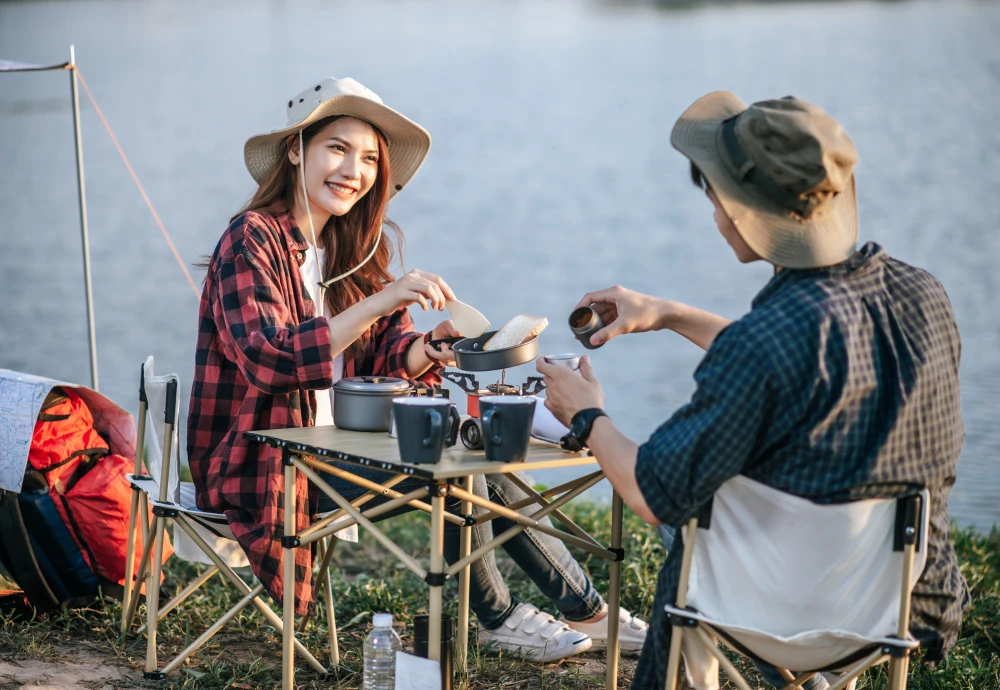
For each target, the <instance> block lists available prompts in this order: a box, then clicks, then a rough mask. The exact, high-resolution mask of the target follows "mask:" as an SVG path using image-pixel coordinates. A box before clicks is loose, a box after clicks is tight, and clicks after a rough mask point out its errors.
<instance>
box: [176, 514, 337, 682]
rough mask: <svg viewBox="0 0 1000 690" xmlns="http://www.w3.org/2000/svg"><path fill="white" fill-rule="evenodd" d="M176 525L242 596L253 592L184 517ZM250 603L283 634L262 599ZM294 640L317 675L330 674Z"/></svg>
mask: <svg viewBox="0 0 1000 690" xmlns="http://www.w3.org/2000/svg"><path fill="white" fill-rule="evenodd" d="M174 524H175V525H178V526H180V528H181V529H183V530H184V531H185V532H186V533H187V535H188V536H189V537H191V541H193V542H194V543H195V544H197V545H198V548H199V549H201V551H202V553H204V554H205V555H206V556H208V558H209V559H210V560H211V561H212V563H214V564H215V566H216V567H217V568H218V569H219V571H220V572H221V573H222V574H223V575H224V576H225V577H226V579H227V580H229V581H230V582H231V583H233V586H235V587H236V589H238V590H239V591H240V593H241V594H243V595H244V596H245V595H247V594H249V593H250V592H251V588H250V585H248V584H247V583H246V582H244V581H243V580H242V579H240V576H239V575H237V574H236V573H234V572H233V569H232V568H230V567H229V566H228V565H226V562H225V561H223V560H222V559H221V558H220V557H219V554H217V553H215V551H213V550H212V548H211V547H210V546H209V545H208V544H207V543H206V542H205V540H204V539H202V537H201V535H200V534H198V533H197V532H195V531H194V528H193V527H191V525H190V524H188V522H187V520H186V519H185V518H184V516H183V515H181V516H179V517H178V518H177V520H175V521H174ZM250 603H252V604H253V605H254V606H255V607H256V608H257V610H258V611H260V613H261V614H262V615H263V616H264V618H265V619H266V620H267V622H268V624H269V625H271V627H273V628H274V629H275V630H277V631H278V633H279V634H283V631H284V624H283V623H282V620H281V618H280V617H279V616H278V614H276V613H275V612H274V611H272V610H271V608H270V607H269V606H268V605H267V604H265V603H264V602H263V601H261V598H260V597H254V598H253V599H252V601H251V602H250ZM292 640H293V643H292V644H293V646H294V648H295V651H296V653H298V655H299V656H300V657H302V658H303V659H305V661H306V663H307V664H309V666H311V667H312V669H313V670H314V671H316V673H319V674H321V675H322V674H326V673H328V672H329V671H328V669H326V668H324V667H323V664H321V663H319V661H318V660H317V659H316V657H314V656H313V655H312V654H311V653H310V652H309V650H308V649H306V648H305V646H304V645H303V644H302V643H301V642H299V641H298V640H297V639H295V637H294V635H293V636H292Z"/></svg>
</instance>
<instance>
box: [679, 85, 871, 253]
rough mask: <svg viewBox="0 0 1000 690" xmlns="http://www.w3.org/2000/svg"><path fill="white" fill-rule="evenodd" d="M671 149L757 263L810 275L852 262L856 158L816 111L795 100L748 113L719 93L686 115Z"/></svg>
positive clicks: (730, 97) (855, 231) (765, 103)
mask: <svg viewBox="0 0 1000 690" xmlns="http://www.w3.org/2000/svg"><path fill="white" fill-rule="evenodd" d="M670 143H671V144H673V146H674V148H676V149H677V150H678V151H680V152H681V153H683V154H684V155H685V156H687V157H688V158H689V159H690V160H691V161H692V162H693V163H694V164H695V165H697V166H698V168H699V169H700V170H701V172H702V174H703V175H704V176H705V178H706V179H707V180H708V183H709V184H710V185H711V187H712V191H713V192H714V193H715V195H716V197H717V198H718V200H719V203H720V204H722V208H723V209H724V210H725V212H726V213H727V215H728V216H729V217H730V219H732V221H733V224H734V226H735V227H736V230H737V231H738V232H739V234H740V237H742V238H743V240H744V241H745V242H746V243H747V246H749V247H750V248H751V249H752V250H753V251H754V252H756V253H757V254H758V255H759V256H760V257H761V258H763V259H765V260H767V261H769V262H770V263H772V264H775V265H776V266H782V267H786V268H816V267H819V266H830V265H833V264H837V263H840V262H841V261H844V260H846V259H847V258H848V257H850V256H851V255H852V254H853V253H854V250H855V246H856V245H857V241H858V202H857V194H856V191H855V184H854V165H855V163H857V160H858V155H857V151H856V150H855V148H854V143H853V142H852V141H851V139H850V137H848V136H847V133H846V132H844V130H843V129H842V128H841V126H840V125H839V124H837V122H836V121H835V120H834V119H833V118H832V117H830V116H829V115H827V114H826V112H824V111H823V110H822V109H821V108H818V107H817V106H815V105H812V104H811V103H806V102H805V101H801V100H799V99H797V98H794V97H792V96H788V97H786V98H781V99H777V100H770V101H761V102H759V103H754V104H753V105H751V106H750V107H747V106H746V105H745V104H744V103H743V101H741V100H740V99H739V98H738V97H737V96H736V95H735V94H732V93H729V92H728V91H716V92H714V93H710V94H708V95H707V96H703V97H702V98H700V99H698V101H696V102H695V103H694V105H692V106H691V107H690V108H688V109H687V110H686V111H684V114H683V115H681V117H680V119H679V120H677V123H676V124H675V125H674V129H673V132H671V135H670Z"/></svg>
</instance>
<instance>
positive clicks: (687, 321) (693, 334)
mask: <svg viewBox="0 0 1000 690" xmlns="http://www.w3.org/2000/svg"><path fill="white" fill-rule="evenodd" d="M662 310H663V313H662V314H661V316H660V329H661V330H662V329H669V330H671V331H674V332H675V333H679V334H680V335H682V336H684V337H685V338H687V339H688V340H690V341H691V342H692V343H694V344H695V345H697V346H698V347H700V348H701V349H702V350H707V349H708V348H709V347H711V346H712V343H713V342H714V341H715V338H716V336H717V335H719V333H721V332H722V329H724V328H725V327H726V326H728V325H729V324H731V323H732V321H730V320H729V319H727V318H725V317H723V316H719V315H718V314H713V313H712V312H710V311H704V310H703V309H698V308H696V307H692V306H690V305H688V304H683V303H681V302H673V301H670V300H664V303H663V307H662Z"/></svg>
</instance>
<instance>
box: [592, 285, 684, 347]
mask: <svg viewBox="0 0 1000 690" xmlns="http://www.w3.org/2000/svg"><path fill="white" fill-rule="evenodd" d="M590 305H593V307H594V311H596V312H597V313H598V315H599V316H600V317H601V320H602V321H604V328H602V329H601V330H599V331H598V332H597V333H595V334H594V335H593V337H591V339H590V342H591V344H593V345H603V344H604V343H606V342H608V341H609V340H611V339H612V338H614V337H616V336H619V335H623V334H625V333H644V332H646V331H656V330H660V329H661V328H663V327H664V323H663V320H664V318H666V317H668V316H669V314H670V312H671V308H672V305H673V303H672V302H670V301H668V300H663V299H660V298H658V297H651V296H650V295H643V294H641V293H638V292H633V291H632V290H626V289H625V288H623V287H621V286H618V285H616V286H615V287H612V288H608V289H606V290H599V291H597V292H590V293H587V294H586V295H584V296H583V299H581V300H580V302H579V303H578V304H577V305H576V306H577V308H579V307H586V306H590Z"/></svg>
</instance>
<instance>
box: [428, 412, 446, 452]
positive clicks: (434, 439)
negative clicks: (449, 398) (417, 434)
mask: <svg viewBox="0 0 1000 690" xmlns="http://www.w3.org/2000/svg"><path fill="white" fill-rule="evenodd" d="M427 420H428V421H429V422H430V426H431V433H430V435H429V436H427V438H425V439H424V448H433V447H435V446H436V445H438V444H439V443H440V442H441V432H442V431H443V427H444V424H443V421H444V420H443V419H442V418H441V413H440V412H438V411H437V410H427Z"/></svg>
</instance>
